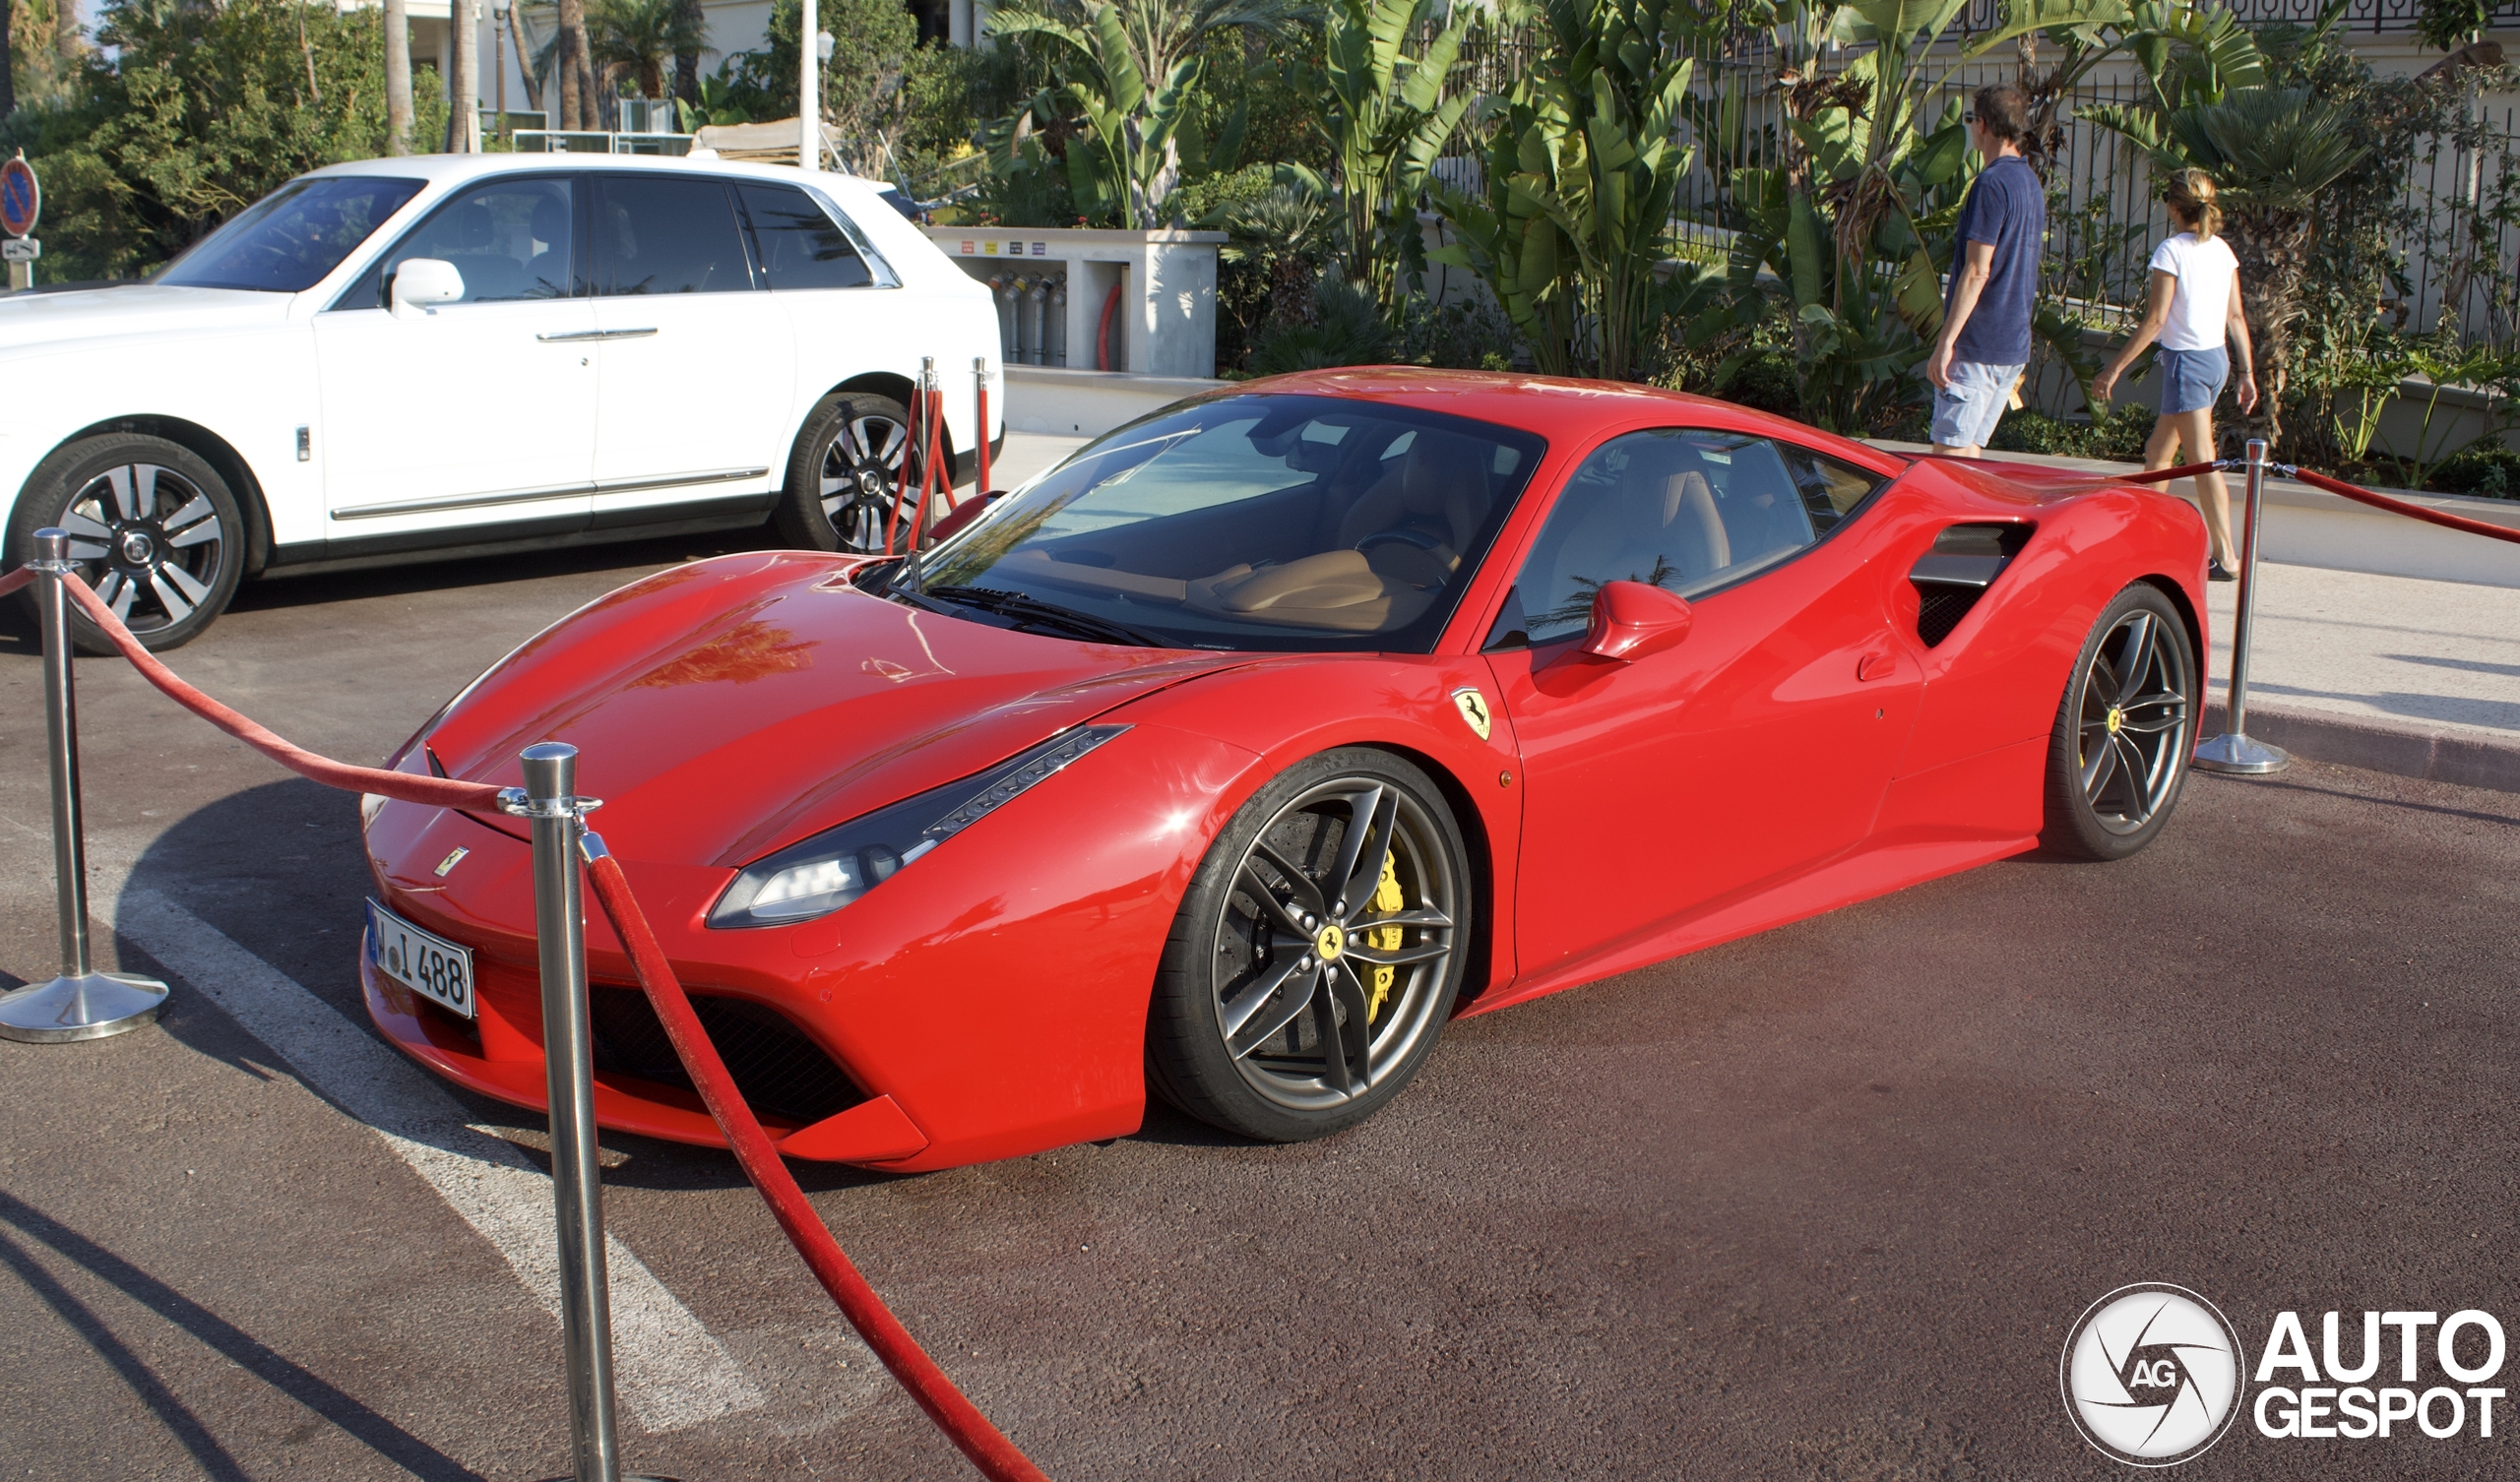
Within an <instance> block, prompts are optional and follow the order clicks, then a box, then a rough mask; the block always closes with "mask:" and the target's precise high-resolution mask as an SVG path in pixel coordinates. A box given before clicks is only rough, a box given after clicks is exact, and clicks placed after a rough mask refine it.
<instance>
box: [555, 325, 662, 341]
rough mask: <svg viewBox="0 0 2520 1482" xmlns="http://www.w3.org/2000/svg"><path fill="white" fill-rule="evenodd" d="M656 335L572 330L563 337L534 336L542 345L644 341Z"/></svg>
mask: <svg viewBox="0 0 2520 1482" xmlns="http://www.w3.org/2000/svg"><path fill="white" fill-rule="evenodd" d="M655 333H656V330H655V329H653V328H650V329H645V330H572V331H570V332H569V333H568V334H565V335H536V336H535V337H534V338H535V339H536V340H541V341H542V342H543V343H544V344H582V343H585V342H586V341H588V340H645V339H647V338H648V337H649V336H651V335H653V334H655Z"/></svg>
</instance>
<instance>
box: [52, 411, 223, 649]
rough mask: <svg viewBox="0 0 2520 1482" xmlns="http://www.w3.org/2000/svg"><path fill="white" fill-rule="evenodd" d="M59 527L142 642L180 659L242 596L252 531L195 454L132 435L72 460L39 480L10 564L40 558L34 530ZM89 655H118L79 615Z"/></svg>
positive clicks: (78, 637)
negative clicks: (35, 554) (247, 532)
mask: <svg viewBox="0 0 2520 1482" xmlns="http://www.w3.org/2000/svg"><path fill="white" fill-rule="evenodd" d="M44 525H58V526H59V527H60V528H61V529H63V530H65V531H67V532H68V534H69V536H70V542H69V553H70V559H71V560H72V561H73V562H75V563H77V566H78V572H79V576H80V579H81V580H83V581H85V582H86V583H87V584H88V585H89V586H90V587H93V588H95V592H96V594H97V595H98V596H100V597H102V598H103V599H104V601H105V605H106V606H107V607H109V608H111V609H112V610H113V612H114V615H115V616H116V617H118V618H120V619H121V620H122V623H123V625H124V626H125V627H127V628H129V629H130V630H131V632H132V635H133V636H134V637H136V638H138V639H139V640H140V641H141V643H142V644H143V645H145V646H147V647H148V648H152V649H164V648H175V647H177V646H178V645H180V644H183V643H185V642H187V641H188V640H190V639H192V638H193V637H194V636H195V635H197V634H199V633H200V632H201V631H202V630H203V629H205V628H207V627H209V626H210V624H211V623H212V621H213V620H215V619H216V618H217V617H218V616H219V614H220V613H221V611H222V610H223V609H224V608H225V607H226V605H227V601H228V598H229V597H231V596H233V595H234V594H235V590H236V582H237V578H238V576H239V567H240V566H241V564H242V562H243V560H244V557H245V541H244V538H243V534H244V531H243V521H242V519H241V517H240V516H239V514H238V512H237V508H236V501H235V499H234V497H233V496H232V495H231V494H230V493H229V492H228V489H227V485H226V481H225V480H224V479H222V478H221V477H220V475H219V472H218V470H217V469H215V468H213V467H212V466H211V465H210V464H209V463H205V462H204V461H203V460H202V459H201V458H200V457H198V456H197V455H195V454H194V453H193V452H192V451H191V450H189V449H187V448H184V447H182V446H181V445H179V444H175V443H171V442H168V441H166V440H164V439H162V438H157V437H151V436H147V435H143V434H136V433H127V434H115V435H108V436H105V437H99V438H92V439H89V440H88V441H86V442H82V443H77V444H74V445H72V446H71V447H69V448H66V449H64V450H63V451H62V453H61V454H59V455H57V456H56V457H55V458H53V459H51V460H49V461H47V464H46V466H45V468H44V469H43V470H41V471H40V472H39V473H38V474H37V476H36V478H35V479H33V480H32V481H31V485H30V498H29V499H28V500H27V501H26V503H25V504H24V505H23V506H22V507H21V509H20V510H19V512H18V515H17V518H16V519H15V520H14V521H13V522H12V528H11V530H10V547H11V550H10V554H11V555H12V556H13V557H15V558H16V559H18V560H21V561H23V560H25V559H27V558H28V557H29V556H30V555H32V551H33V545H34V531H35V530H37V529H39V528H41V527H42V526H44ZM72 621H73V629H74V632H73V637H74V639H75V641H76V642H77V644H78V647H79V648H80V649H81V650H82V651H85V652H90V653H104V652H109V651H111V648H110V645H108V644H107V642H106V640H105V637H104V634H103V632H102V631H101V630H100V629H98V628H97V627H96V626H95V624H93V623H91V622H90V621H89V620H88V619H87V618H86V617H85V616H84V615H82V614H79V613H77V612H76V611H75V610H74V613H73V620H72Z"/></svg>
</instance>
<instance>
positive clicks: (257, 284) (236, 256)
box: [158, 175, 423, 293]
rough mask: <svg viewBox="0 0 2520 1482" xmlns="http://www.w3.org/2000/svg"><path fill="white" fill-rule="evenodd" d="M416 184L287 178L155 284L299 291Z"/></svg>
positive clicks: (384, 178)
mask: <svg viewBox="0 0 2520 1482" xmlns="http://www.w3.org/2000/svg"><path fill="white" fill-rule="evenodd" d="M422 183H423V182H421V181H418V180H408V179H399V178H396V177H394V176H390V175H321V176H317V177H314V178H312V179H306V180H292V181H290V182H289V183H288V184H286V185H284V186H282V187H281V188H280V189H278V190H276V191H274V192H272V193H271V194H270V195H268V196H265V197H264V198H263V199H262V200H260V201H258V202H256V203H255V204H254V205H253V206H252V207H251V208H249V209H248V210H246V211H245V213H244V214H243V215H241V216H237V217H235V218H234V219H233V220H230V221H229V222H228V223H227V224H226V225H224V226H221V227H220V228H219V229H218V230H217V231H214V232H212V233H211V234H210V235H209V236H207V237H204V238H202V240H201V241H200V242H198V243H196V244H195V245H194V246H193V248H192V250H190V251H188V252H186V253H185V254H184V255H183V256H182V257H179V258H177V259H176V260H175V261H174V262H173V263H171V264H169V265H168V266H167V268H166V269H165V271H164V272H162V273H160V274H158V281H159V282H161V283H174V284H178V285H180V286H183V287H189V288H253V289H258V290H260V291H262V292H266V293H302V292H304V291H305V290H306V289H308V288H312V287H314V286H315V285H316V284H317V283H319V282H322V281H323V280H324V278H325V275H327V274H329V273H331V272H332V271H333V270H334V269H335V268H337V267H340V266H341V262H342V259H344V258H346V257H347V256H349V255H350V254H351V253H352V252H353V251H355V250H357V248H358V244H359V243H361V242H364V241H366V240H367V239H368V238H369V237H370V236H372V235H374V234H375V231H376V228H377V227H378V226H380V225H383V224H384V221H385V218H386V217H387V216H392V215H394V213H396V212H398V211H400V210H402V209H403V203H404V202H406V201H409V200H410V199H411V198H412V197H413V196H415V195H418V194H419V191H420V186H421V184H422Z"/></svg>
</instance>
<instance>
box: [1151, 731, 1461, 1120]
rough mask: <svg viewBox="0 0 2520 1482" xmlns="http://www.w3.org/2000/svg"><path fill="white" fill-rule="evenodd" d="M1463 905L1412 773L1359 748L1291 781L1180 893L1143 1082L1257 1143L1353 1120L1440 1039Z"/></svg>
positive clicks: (1425, 786)
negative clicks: (1147, 1077) (1150, 1077)
mask: <svg viewBox="0 0 2520 1482" xmlns="http://www.w3.org/2000/svg"><path fill="white" fill-rule="evenodd" d="M1470 911H1471V895H1470V887H1469V869H1468V856H1467V851H1466V850H1465V848H1464V846H1463V842H1462V838H1461V834H1460V831H1459V829H1458V827H1457V826H1456V824H1455V822H1454V820H1453V818H1452V815H1451V813H1450V811H1449V810H1448V809H1446V808H1445V806H1444V804H1443V802H1442V797H1441V794H1440V793H1439V792H1437V791H1436V789H1435V788H1434V787H1433V785H1432V784H1431V782H1429V781H1428V780H1427V778H1426V777H1425V775H1424V773H1422V772H1419V771H1418V769H1417V768H1415V767H1413V766H1411V765H1409V764H1408V763H1406V762H1403V761H1401V760H1400V759H1398V758H1396V757H1391V756H1389V755H1388V754H1385V753H1379V752H1368V751H1361V750H1358V751H1345V752H1333V753H1329V754H1326V755H1325V756H1323V757H1316V758H1313V759H1311V760H1310V761H1309V762H1307V763H1304V764H1301V765H1299V766H1298V767H1297V768H1295V769H1292V770H1291V771H1290V772H1289V773H1287V774H1286V775H1283V776H1281V777H1280V778H1278V779H1277V780H1276V781H1275V782H1273V783H1272V784H1271V785H1270V786H1269V787H1268V788H1265V789H1263V791H1262V793H1261V794H1260V795H1259V796H1258V797H1256V798H1255V799H1253V801H1252V803H1251V804H1250V805H1246V807H1245V809H1244V810H1243V812H1242V814H1240V815H1238V816H1237V818H1236V821H1235V824H1234V825H1233V826H1231V827H1229V829H1228V830H1227V831H1226V833H1225V834H1224V835H1222V836H1221V837H1220V838H1219V839H1218V841H1217V843H1216V845H1215V846H1214V847H1213V848H1212V849H1211V851H1210V853H1209V856H1208V858H1207V860H1206V861H1205V862H1203V863H1202V865H1201V867H1200V872H1199V878H1198V880H1197V881H1195V882H1194V883H1193V886H1192V888H1191V890H1190V892H1189V893H1188V894H1187V895H1185V897H1184V899H1183V902H1182V907H1181V913H1180V916H1179V917H1178V919H1177V921H1176V924H1175V927H1174V931H1173V936H1172V941H1171V944H1170V946H1169V947H1168V948H1167V951H1166V958H1165V961H1166V970H1165V971H1164V973H1163V974H1161V977H1160V981H1159V984H1158V993H1157V1002H1156V1006H1155V1015H1154V1018H1153V1019H1152V1021H1151V1023H1150V1036H1149V1064H1150V1069H1151V1070H1152V1071H1153V1072H1154V1074H1155V1080H1156V1084H1157V1088H1158V1089H1160V1090H1162V1091H1163V1092H1164V1093H1165V1094H1166V1097H1167V1098H1168V1099H1170V1100H1172V1101H1173V1102H1174V1104H1176V1105H1178V1106H1180V1107H1181V1108H1182V1109H1183V1110H1185V1111H1188V1112H1190V1113H1191V1114H1192V1115H1193V1116H1197V1117H1199V1118H1201V1119H1203V1120H1205V1121H1209V1122H1213V1123H1215V1124H1217V1125H1219V1126H1222V1127H1226V1128H1228V1129H1229V1130H1231V1131H1235V1132H1240V1133H1243V1134H1245V1135H1247V1136H1251V1137H1259V1138H1266V1139H1270V1140H1272V1141H1281V1142H1285V1141H1295V1140H1298V1139H1303V1138H1310V1137H1318V1136H1321V1135H1322V1134H1324V1133H1328V1132H1334V1131H1337V1130H1339V1129H1340V1128H1343V1127H1347V1126H1351V1125H1353V1124H1355V1123H1356V1122H1358V1121H1361V1120H1363V1119H1364V1118H1365V1117H1366V1116H1369V1115H1371V1114H1372V1112H1373V1111H1374V1110H1376V1109H1377V1108H1379V1107H1380V1106H1381V1105H1382V1103H1384V1102H1385V1101H1387V1100H1389V1099H1390V1098H1391V1097H1392V1096H1393V1095H1395V1094H1397V1093H1398V1092H1399V1090H1400V1088H1401V1087H1402V1086H1403V1085H1405V1084H1406V1083H1407V1082H1408V1081H1409V1080H1410V1079H1411V1078H1412V1077H1414V1076H1415V1075H1416V1074H1417V1071H1418V1067H1419V1066H1420V1065H1421V1064H1422V1063H1423V1062H1424V1060H1425V1058H1426V1055H1427V1054H1428V1053H1429V1052H1430V1051H1431V1050H1432V1049H1433V1046H1434V1042H1435V1039H1436V1037H1437V1036H1438V1035H1439V1034H1441V1032H1442V1030H1443V1024H1444V1021H1445V1020H1446V1019H1448V1018H1449V1017H1450V1015H1451V1012H1452V1005H1453V1000H1454V997H1455V995H1456V994H1457V993H1458V992H1459V989H1460V985H1461V979H1462V974H1463V969H1464V965H1465V958H1466V957H1467V953H1468V948H1469V940H1470V939H1469V925H1470Z"/></svg>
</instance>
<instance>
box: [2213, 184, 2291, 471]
mask: <svg viewBox="0 0 2520 1482" xmlns="http://www.w3.org/2000/svg"><path fill="white" fill-rule="evenodd" d="M2226 234H2227V235H2229V236H2230V237H2231V239H2232V250H2233V255H2234V256H2235V257H2236V258H2237V259H2238V260H2239V267H2240V301H2241V303H2242V304H2243V305H2244V306H2245V307H2246V309H2247V311H2248V338H2249V344H2250V346H2251V347H2252V348H2253V349H2255V350H2256V352H2257V356H2256V359H2257V366H2256V369H2257V390H2258V397H2259V401H2258V403H2257V411H2256V412H2255V414H2253V415H2250V416H2244V417H2241V418H2239V419H2237V422H2236V436H2237V437H2238V438H2252V437H2260V438H2264V439H2266V446H2267V451H2268V453H2269V455H2270V456H2280V455H2282V454H2283V453H2285V452H2287V451H2289V450H2287V449H2286V448H2285V446H2284V393H2285V389H2286V387H2288V386H2289V385H2290V384H2291V381H2292V371H2293V327H2294V325H2296V324H2297V323H2299V321H2300V318H2301V278H2302V273H2303V271H2304V270H2305V269H2306V267H2307V266H2308V257H2309V251H2308V249H2309V240H2310V221H2309V219H2308V218H2307V217H2306V216H2301V215H2300V214H2299V213H2297V212H2280V211H2279V212H2265V213H2259V212H2251V211H2245V210H2243V211H2239V212H2235V213H2234V214H2233V216H2232V219H2231V223H2230V226H2229V227H2228V228H2227V232H2226Z"/></svg>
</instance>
